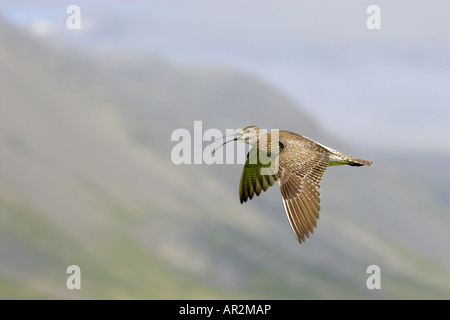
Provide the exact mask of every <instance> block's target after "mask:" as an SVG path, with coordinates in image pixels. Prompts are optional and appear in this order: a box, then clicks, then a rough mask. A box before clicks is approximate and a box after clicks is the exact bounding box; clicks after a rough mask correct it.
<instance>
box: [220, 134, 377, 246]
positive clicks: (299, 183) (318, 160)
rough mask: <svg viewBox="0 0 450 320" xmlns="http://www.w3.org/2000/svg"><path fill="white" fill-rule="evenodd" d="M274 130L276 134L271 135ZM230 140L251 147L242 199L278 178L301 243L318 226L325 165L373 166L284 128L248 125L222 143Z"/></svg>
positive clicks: (240, 187)
mask: <svg viewBox="0 0 450 320" xmlns="http://www.w3.org/2000/svg"><path fill="white" fill-rule="evenodd" d="M275 132H276V133H277V134H278V136H276V135H275V136H274V135H273V133H275ZM277 140H278V143H277ZM230 141H244V142H245V143H248V144H249V145H250V146H252V147H253V148H252V149H251V150H250V152H249V153H248V154H247V161H246V163H245V165H244V170H243V172H242V176H241V182H240V185H239V198H240V200H241V203H244V202H246V201H247V200H248V199H252V198H253V196H254V195H255V194H256V195H257V196H259V195H260V193H261V190H263V191H266V190H267V189H268V188H269V187H270V186H272V185H273V184H274V182H275V181H276V180H278V181H279V185H280V189H281V196H282V199H283V204H284V209H285V211H286V215H287V217H288V220H289V223H290V225H291V227H292V230H293V231H294V233H295V236H296V237H297V240H298V241H299V242H300V243H302V242H304V241H305V237H306V238H309V235H310V234H312V233H314V228H316V227H317V220H318V219H319V211H320V193H319V186H320V180H321V179H322V175H323V173H324V171H325V169H326V168H327V167H328V166H337V165H345V164H346V165H350V166H372V162H370V161H366V160H361V159H357V158H353V157H350V156H348V155H346V154H343V153H341V152H339V151H336V150H334V149H331V148H329V147H326V146H324V145H322V144H320V143H317V142H315V141H313V140H311V139H308V138H306V137H303V136H301V135H299V134H296V133H293V132H289V131H284V130H279V131H273V132H271V133H266V132H264V131H263V130H260V128H259V127H257V126H249V127H246V128H244V129H243V130H242V131H240V132H239V133H236V134H235V135H233V139H232V140H229V141H225V142H224V143H223V144H222V145H224V144H226V143H227V142H230ZM277 145H278V148H276V146H277ZM272 149H275V150H272ZM274 164H275V165H274Z"/></svg>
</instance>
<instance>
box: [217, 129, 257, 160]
mask: <svg viewBox="0 0 450 320" xmlns="http://www.w3.org/2000/svg"><path fill="white" fill-rule="evenodd" d="M259 133H260V129H259V127H257V126H249V127H245V128H244V129H242V130H241V131H239V132H237V133H234V134H231V135H228V136H225V137H223V138H222V139H225V138H227V137H230V138H231V137H232V138H233V139H231V140H228V141H225V142H224V143H223V144H221V145H220V146H219V147H218V148H220V147H221V146H223V145H224V144H227V143H228V142H230V141H243V142H245V143H248V144H249V145H251V146H256V144H257V142H258V137H259ZM218 148H215V149H214V150H213V151H212V154H214V153H215V152H216V150H217V149H218Z"/></svg>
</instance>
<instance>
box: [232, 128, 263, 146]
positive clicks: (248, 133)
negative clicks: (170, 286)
mask: <svg viewBox="0 0 450 320" xmlns="http://www.w3.org/2000/svg"><path fill="white" fill-rule="evenodd" d="M259 132H260V130H259V127H257V126H248V127H245V128H244V129H242V130H241V131H240V132H238V133H237V134H236V135H235V139H234V140H235V141H244V142H245V143H248V144H249V145H251V146H255V145H256V143H257V141H258V137H259Z"/></svg>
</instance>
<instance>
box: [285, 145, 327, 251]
mask: <svg viewBox="0 0 450 320" xmlns="http://www.w3.org/2000/svg"><path fill="white" fill-rule="evenodd" d="M283 143H284V144H285V145H286V148H285V150H283V151H282V152H281V153H280V155H279V167H278V178H279V179H280V180H279V182H280V189H281V195H282V198H283V204H284V208H285V210H286V214H287V217H288V219H289V223H290V224H291V227H292V230H293V231H294V233H295V235H296V237H297V240H298V241H299V242H300V243H302V242H303V241H305V236H306V237H307V238H309V235H310V233H311V234H312V233H314V228H315V227H317V220H318V219H319V211H320V193H319V187H320V180H321V179H322V175H323V173H324V171H325V169H326V168H327V166H328V157H327V155H326V154H323V153H320V152H316V151H315V150H313V149H308V148H290V145H289V142H286V141H283Z"/></svg>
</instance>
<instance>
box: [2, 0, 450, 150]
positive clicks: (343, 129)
mask: <svg viewBox="0 0 450 320" xmlns="http://www.w3.org/2000/svg"><path fill="white" fill-rule="evenodd" d="M0 3H1V11H2V12H3V14H4V15H5V16H6V17H7V18H8V19H9V20H10V21H12V22H14V23H15V24H17V25H19V26H21V27H24V28H27V29H29V30H31V31H32V32H33V33H34V34H35V35H36V36H38V37H40V38H42V39H47V40H50V41H54V42H56V43H58V44H60V45H65V46H68V45H70V46H72V47H75V48H77V47H78V48H80V49H82V50H94V51H104V52H121V51H127V52H131V53H136V52H152V53H156V54H158V55H160V56H162V57H165V58H166V59H170V60H173V61H176V62H187V63H193V64H201V65H205V64H209V65H213V66H221V67H231V68H235V69H240V70H244V71H245V72H249V73H251V74H253V75H255V76H258V77H262V78H263V80H264V81H266V82H268V83H270V84H272V85H275V86H277V87H278V88H279V89H280V90H282V91H283V92H284V93H285V94H287V95H288V96H289V97H291V98H292V99H293V100H294V101H295V102H296V103H297V104H298V105H299V106H300V107H301V108H302V109H304V110H306V111H307V112H308V113H310V114H312V115H313V116H315V118H317V121H318V122H319V123H320V124H321V125H322V127H323V128H324V129H325V130H326V131H328V133H330V134H334V135H336V136H339V137H340V138H343V139H346V140H348V143H349V144H352V145H355V146H357V147H359V148H364V149H366V148H368V147H369V148H375V149H378V150H392V149H401V150H403V149H405V150H423V149H424V148H429V149H443V150H445V151H447V152H449V153H450V147H448V146H447V145H448V142H449V141H450V130H449V128H448V120H449V119H450V19H449V17H450V1H448V0H446V1H431V0H422V1H413V0H411V1H401V0H397V1H394V0H389V1H375V2H374V1H361V0H352V1H349V0H346V1H332V0H327V1H275V0H273V1H256V0H255V1H241V0H235V1H233V0H226V1H225V0H221V1H218V0H216V1H211V0H196V1H190V0H177V1H174V0H171V1H167V0H165V1H157V0H154V1H133V2H130V1H98V0H90V1H77V4H78V5H79V6H80V9H81V27H82V28H81V30H78V31H70V30H67V28H66V26H65V21H66V19H67V17H68V15H67V13H66V8H67V6H68V5H70V4H72V3H73V2H72V1H40V2H39V4H37V3H36V2H35V1H20V2H19V3H17V1H2V2H0ZM131 3H132V4H131ZM374 3H376V4H377V5H378V6H379V8H380V18H381V19H380V21H381V24H380V26H381V29H379V30H369V29H368V28H367V25H366V20H367V19H368V17H369V14H368V13H367V12H366V10H367V8H368V6H369V5H371V4H374ZM245 125H247V124H242V126H245ZM298 132H299V133H301V132H302V130H301V128H299V130H298ZM443 142H444V143H443ZM447 149H448V150H447Z"/></svg>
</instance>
